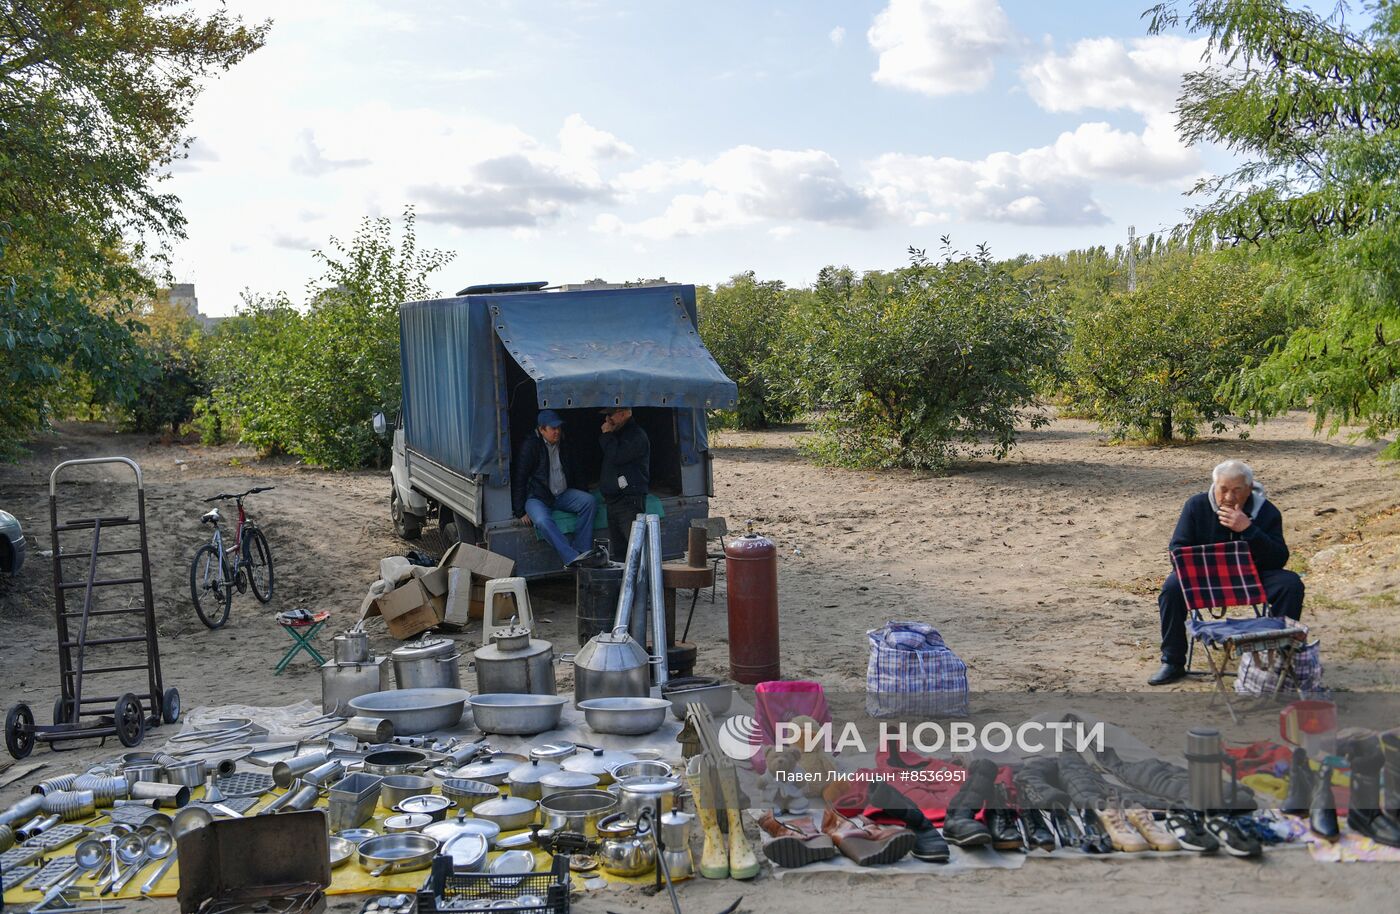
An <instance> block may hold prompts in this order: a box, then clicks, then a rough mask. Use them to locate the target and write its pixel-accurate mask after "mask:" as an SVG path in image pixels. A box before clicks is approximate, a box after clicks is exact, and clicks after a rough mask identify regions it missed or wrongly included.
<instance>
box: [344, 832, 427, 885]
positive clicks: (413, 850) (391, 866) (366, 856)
mask: <svg viewBox="0 0 1400 914" xmlns="http://www.w3.org/2000/svg"><path fill="white" fill-rule="evenodd" d="M437 852H438V843H437V841H435V840H433V839H432V838H429V837H428V836H427V835H424V834H419V833H417V832H407V833H404V834H398V835H378V836H377V837H374V838H370V839H368V840H366V841H365V842H364V843H362V844H361V845H360V847H359V850H358V856H359V861H360V866H361V867H362V868H363V869H365V870H366V871H368V872H369V874H370V875H371V876H376V877H377V876H383V875H385V874H386V873H387V874H393V873H411V872H413V871H414V870H425V869H427V868H428V867H429V866H431V865H432V862H433V857H435V856H436V855H437Z"/></svg>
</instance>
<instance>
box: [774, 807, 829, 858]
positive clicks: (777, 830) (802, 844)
mask: <svg viewBox="0 0 1400 914" xmlns="http://www.w3.org/2000/svg"><path fill="white" fill-rule="evenodd" d="M758 827H759V828H760V829H761V830H762V831H763V833H764V834H766V835H768V837H769V838H771V839H772V840H770V841H767V842H765V843H764V845H763V856H765V857H767V858H768V859H769V860H771V861H772V862H773V863H774V864H775V865H777V866H781V867H783V868H784V869H795V868H797V867H799V866H806V865H807V864H809V863H818V862H820V861H822V860H830V859H831V858H832V857H835V856H836V845H835V844H834V843H832V840H831V838H829V837H828V836H826V835H824V834H822V832H821V831H819V830H818V829H817V825H816V823H815V822H813V821H812V817H811V816H803V817H802V818H800V819H789V820H787V821H783V820H781V819H777V818H775V817H774V816H773V813H771V812H765V813H764V814H763V816H762V817H761V818H760V819H759V820H758Z"/></svg>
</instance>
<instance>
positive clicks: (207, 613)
mask: <svg viewBox="0 0 1400 914" xmlns="http://www.w3.org/2000/svg"><path fill="white" fill-rule="evenodd" d="M219 564H220V557H219V550H217V549H215V548H214V545H213V544H212V543H205V544H204V545H203V546H200V547H199V549H197V550H196V551H195V554H194V561H192V562H190V599H192V600H194V611H195V612H196V613H197V614H198V615H199V621H201V622H203V623H204V624H205V625H207V626H209V627H210V628H220V627H222V626H223V624H224V623H225V622H227V621H228V609H229V607H230V606H231V605H232V604H233V588H232V587H231V586H229V585H228V584H226V583H224V581H225V578H224V575H223V573H222V570H221V569H220V568H219Z"/></svg>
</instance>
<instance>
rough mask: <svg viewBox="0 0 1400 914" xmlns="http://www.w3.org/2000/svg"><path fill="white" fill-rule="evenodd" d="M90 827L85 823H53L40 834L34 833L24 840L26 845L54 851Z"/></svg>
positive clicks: (70, 842)
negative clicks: (53, 824) (51, 826)
mask: <svg viewBox="0 0 1400 914" xmlns="http://www.w3.org/2000/svg"><path fill="white" fill-rule="evenodd" d="M90 831H92V829H90V828H88V827H87V826H86V825H55V826H54V827H53V828H51V829H49V830H48V831H46V832H44V833H43V834H42V835H35V836H34V837H33V838H30V839H29V840H28V841H26V842H24V844H25V846H26V847H37V848H39V849H41V850H46V851H56V850H58V849H59V848H60V847H63V846H64V845H65V844H72V843H73V842H74V841H77V840H78V839H79V838H81V837H82V836H83V835H86V834H87V833H88V832H90Z"/></svg>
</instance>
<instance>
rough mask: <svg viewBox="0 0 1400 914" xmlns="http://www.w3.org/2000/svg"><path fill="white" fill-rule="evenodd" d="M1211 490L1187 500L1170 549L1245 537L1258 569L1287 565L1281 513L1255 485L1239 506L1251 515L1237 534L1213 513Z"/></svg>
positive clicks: (1274, 568)
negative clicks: (1250, 518)
mask: <svg viewBox="0 0 1400 914" xmlns="http://www.w3.org/2000/svg"><path fill="white" fill-rule="evenodd" d="M1212 502H1213V499H1212V497H1211V493H1209V492H1202V493H1200V494H1199V495H1192V496H1191V497H1190V498H1188V499H1186V506H1185V507H1183V508H1182V509H1181V517H1180V519H1178V520H1177V522H1176V530H1175V531H1174V532H1173V533H1172V541H1171V547H1170V548H1171V549H1176V548H1178V547H1180V546H1205V545H1209V544H1210V543H1223V542H1226V541H1228V540H1244V541H1245V542H1247V543H1249V552H1250V554H1251V555H1253V556H1254V565H1255V567H1256V568H1258V569H1259V570H1260V571H1274V570H1276V569H1279V568H1282V567H1283V566H1284V565H1286V564H1288V544H1287V543H1286V542H1284V540H1283V515H1282V514H1280V513H1279V510H1278V508H1275V507H1274V505H1273V503H1272V502H1270V501H1269V500H1268V499H1266V498H1265V497H1264V491H1263V490H1262V489H1261V488H1259V487H1258V486H1256V487H1255V489H1254V493H1253V494H1252V495H1250V496H1249V501H1248V502H1247V503H1246V504H1245V506H1244V508H1243V509H1242V510H1243V511H1244V513H1245V514H1248V515H1250V516H1251V517H1253V518H1254V522H1253V523H1252V524H1250V525H1249V526H1248V527H1247V528H1245V531H1244V532H1243V533H1236V532H1235V531H1233V530H1231V529H1230V528H1229V527H1226V526H1224V525H1223V524H1221V523H1220V518H1219V517H1218V516H1217V515H1216V513H1215V505H1214V504H1213V503H1212Z"/></svg>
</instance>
